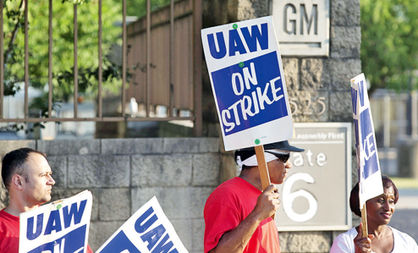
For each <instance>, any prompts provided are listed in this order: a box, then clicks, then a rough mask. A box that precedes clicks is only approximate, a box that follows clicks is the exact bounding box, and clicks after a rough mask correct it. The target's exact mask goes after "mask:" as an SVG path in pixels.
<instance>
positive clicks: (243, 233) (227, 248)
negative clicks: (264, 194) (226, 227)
mask: <svg viewBox="0 0 418 253" xmlns="http://www.w3.org/2000/svg"><path fill="white" fill-rule="evenodd" d="M261 221H262V219H261V217H260V215H257V214H256V213H255V212H251V213H250V214H249V215H248V216H247V218H245V219H244V220H243V221H242V222H241V223H240V224H239V225H238V226H237V227H236V228H234V229H233V230H231V231H229V232H226V233H225V234H224V235H223V236H222V237H221V239H220V240H219V243H218V245H217V246H216V247H215V248H214V249H212V250H211V251H209V252H210V253H223V252H225V253H241V252H242V251H243V250H244V248H245V246H247V244H248V241H249V240H250V239H251V236H252V235H253V233H254V231H255V230H256V229H257V227H258V225H260V223H261Z"/></svg>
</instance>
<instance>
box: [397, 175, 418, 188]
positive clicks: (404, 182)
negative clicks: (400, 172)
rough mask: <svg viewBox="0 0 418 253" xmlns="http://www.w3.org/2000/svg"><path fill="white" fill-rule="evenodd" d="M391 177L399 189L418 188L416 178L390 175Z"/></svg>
mask: <svg viewBox="0 0 418 253" xmlns="http://www.w3.org/2000/svg"><path fill="white" fill-rule="evenodd" d="M391 179H392V181H393V182H394V183H395V185H396V187H397V188H399V189H405V188H408V189H411V188H412V189H418V179H415V178H406V177H392V178H391Z"/></svg>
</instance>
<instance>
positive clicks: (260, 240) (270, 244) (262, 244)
mask: <svg viewBox="0 0 418 253" xmlns="http://www.w3.org/2000/svg"><path fill="white" fill-rule="evenodd" d="M291 151H293V152H302V151H304V150H303V149H300V148H297V147H294V146H291V145H289V143H288V141H281V142H275V143H271V144H267V145H264V156H265V160H266V162H267V166H268V171H269V176H270V180H271V182H272V183H273V184H281V183H283V180H284V177H285V176H286V170H287V169H289V168H290V167H291V165H290V163H288V159H289V156H290V152H291ZM235 159H236V161H237V164H238V166H239V167H240V169H241V173H240V175H239V176H238V177H235V178H232V179H230V180H228V181H226V182H224V183H222V184H221V185H220V186H218V187H217V188H216V189H215V190H214V191H213V192H212V194H211V195H210V196H209V198H208V199H207V201H206V204H205V209H204V218H205V238H204V248H205V253H207V252H211V253H215V252H216V253H220V252H227V253H232V252H245V253H247V252H251V253H253V252H254V253H269V252H274V253H277V252H280V246H279V235H278V231H277V227H276V224H275V222H274V220H273V219H272V218H271V216H272V215H273V214H274V213H275V212H276V209H277V208H278V206H279V194H278V191H277V189H276V188H275V187H274V185H270V186H269V187H267V188H266V189H265V190H264V191H262V187H261V180H260V173H259V170H258V163H257V158H256V156H255V151H254V148H246V149H241V150H237V151H236V152H235Z"/></svg>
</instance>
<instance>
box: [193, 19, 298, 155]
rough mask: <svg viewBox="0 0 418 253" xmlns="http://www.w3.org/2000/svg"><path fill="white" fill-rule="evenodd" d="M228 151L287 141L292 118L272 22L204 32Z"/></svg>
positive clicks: (253, 20)
mask: <svg viewBox="0 0 418 253" xmlns="http://www.w3.org/2000/svg"><path fill="white" fill-rule="evenodd" d="M201 36H202V44H203V49H204V53H205V59H206V64H207V67H208V71H209V77H210V81H211V84H212V91H213V94H214V98H215V104H216V107H217V112H218V116H219V121H220V125H221V130H222V136H223V141H224V145H225V150H233V149H240V148H246V147H252V146H256V145H263V144H268V143H272V142H276V141H282V140H287V139H289V138H290V137H291V136H292V129H293V127H292V117H291V112H290V107H289V101H288V96H287V90H286V84H285V80H284V74H283V67H282V61H281V57H280V53H279V51H278V44H277V40H276V37H275V34H274V29H273V22H272V17H263V18H257V19H252V20H248V21H241V22H236V23H233V24H227V25H221V26H216V27H211V28H206V29H202V33H201Z"/></svg>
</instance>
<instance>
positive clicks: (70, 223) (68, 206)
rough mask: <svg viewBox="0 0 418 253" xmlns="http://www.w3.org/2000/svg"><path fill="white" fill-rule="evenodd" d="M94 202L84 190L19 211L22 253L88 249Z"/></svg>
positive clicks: (66, 252) (65, 252)
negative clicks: (26, 210)
mask: <svg viewBox="0 0 418 253" xmlns="http://www.w3.org/2000/svg"><path fill="white" fill-rule="evenodd" d="M92 204H93V198H92V195H91V192H89V191H83V192H81V193H79V194H77V195H75V196H73V197H70V198H67V199H62V200H58V201H55V202H53V203H50V204H47V205H43V206H40V207H39V208H36V209H34V210H31V211H28V212H24V213H22V214H20V228H19V229H20V232H19V236H20V237H19V253H49V252H53V253H73V252H80V253H81V252H86V250H87V240H88V234H89V227H90V216H91V209H92Z"/></svg>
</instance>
